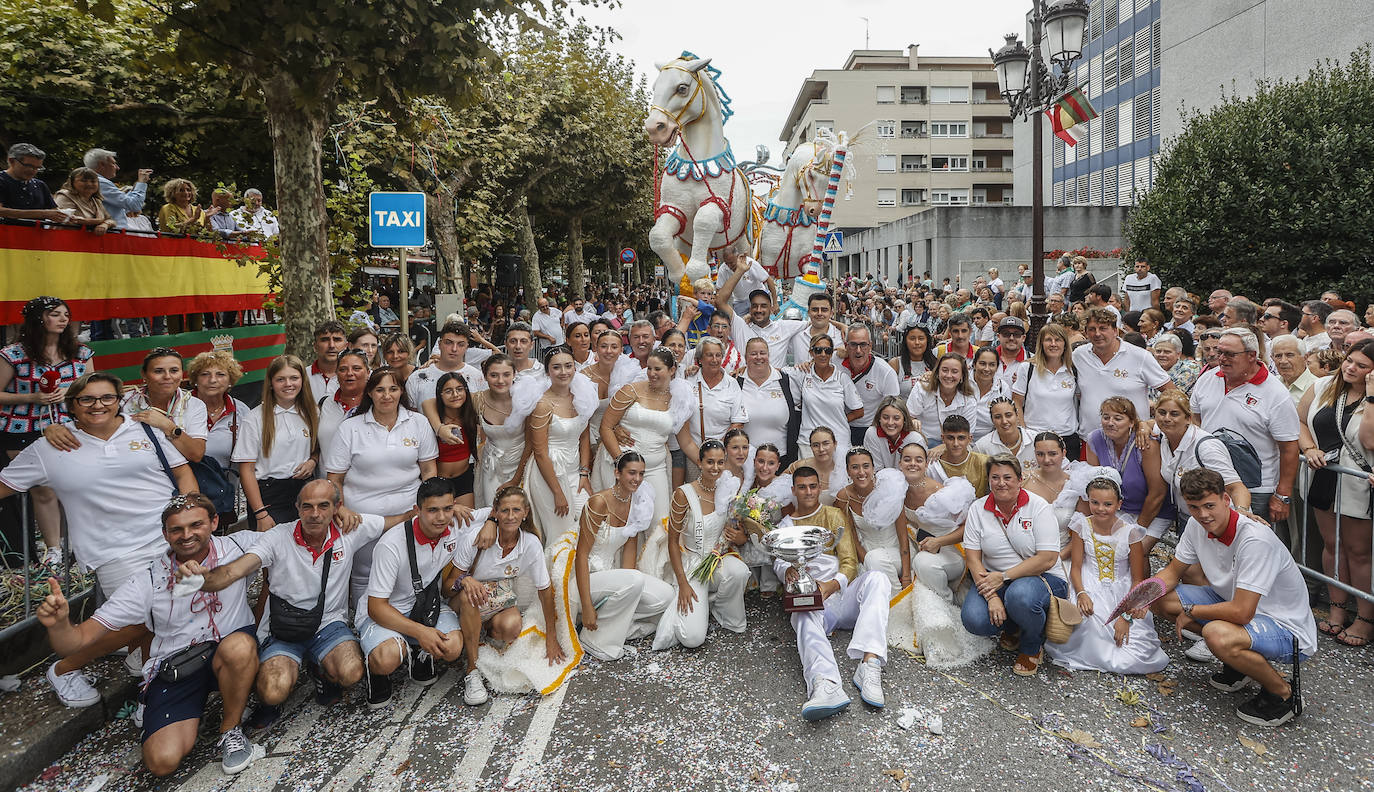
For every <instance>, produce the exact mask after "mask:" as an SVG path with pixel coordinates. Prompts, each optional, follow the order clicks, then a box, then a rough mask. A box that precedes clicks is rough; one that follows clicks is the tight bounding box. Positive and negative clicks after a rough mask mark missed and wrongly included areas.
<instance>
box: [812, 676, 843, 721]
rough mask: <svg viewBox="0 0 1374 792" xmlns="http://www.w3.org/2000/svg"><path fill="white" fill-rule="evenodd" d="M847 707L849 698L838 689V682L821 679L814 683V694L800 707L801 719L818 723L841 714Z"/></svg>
mask: <svg viewBox="0 0 1374 792" xmlns="http://www.w3.org/2000/svg"><path fill="white" fill-rule="evenodd" d="M848 706H849V696H846V695H845V693H844V690H842V689H841V688H840V685H839V683H838V682H835V681H834V680H831V679H822V680H819V681H818V682H816V692H815V694H814V695H812V696H811V698H809V699H807V700H806V703H805V704H803V705H802V717H803V718H805V719H807V720H809V721H818V720H822V719H824V718H828V717H830V716H831V715H835V714H838V713H840V712H843V711H844V709H845V707H848Z"/></svg>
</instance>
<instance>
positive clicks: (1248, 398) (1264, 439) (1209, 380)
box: [1192, 366, 1299, 492]
mask: <svg viewBox="0 0 1374 792" xmlns="http://www.w3.org/2000/svg"><path fill="white" fill-rule="evenodd" d="M1192 400H1193V412H1195V413H1197V415H1198V418H1199V419H1200V421H1201V422H1202V428H1203V429H1205V430H1206V431H1208V432H1211V431H1215V430H1217V429H1230V430H1232V431H1234V432H1236V433H1237V434H1239V435H1240V436H1241V437H1244V438H1245V439H1246V440H1249V441H1250V445H1252V446H1254V447H1255V452H1256V453H1258V454H1259V458H1260V469H1261V475H1260V479H1261V480H1260V485H1259V487H1257V488H1256V490H1255V491H1256V492H1273V491H1274V486H1275V484H1276V483H1277V482H1278V480H1279V443H1281V442H1284V441H1287V440H1297V439H1298V424H1299V422H1298V408H1297V407H1296V406H1295V405H1294V404H1293V397H1292V396H1290V395H1289V393H1288V388H1286V387H1284V384H1283V380H1281V379H1279V378H1278V377H1277V376H1274V375H1273V374H1270V373H1269V369H1267V368H1265V367H1264V366H1260V367H1259V369H1258V370H1257V371H1256V372H1255V376H1254V377H1251V378H1250V379H1249V380H1247V381H1246V382H1244V383H1242V384H1241V385H1239V386H1237V387H1235V388H1231V389H1230V390H1227V388H1226V378H1225V377H1223V376H1222V374H1221V369H1217V370H1216V371H1215V372H1211V371H1209V372H1207V373H1204V374H1203V375H1202V376H1200V377H1198V378H1197V382H1196V383H1194V385H1193V394H1192ZM1211 445H1216V444H1215V443H1212V444H1211Z"/></svg>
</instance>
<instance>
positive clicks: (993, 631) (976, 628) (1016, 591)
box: [961, 574, 1069, 655]
mask: <svg viewBox="0 0 1374 792" xmlns="http://www.w3.org/2000/svg"><path fill="white" fill-rule="evenodd" d="M1041 578H1044V579H1045V580H1046V581H1049V584H1050V588H1051V589H1054V593H1055V595H1056V596H1059V597H1065V596H1068V593H1069V584H1068V583H1066V582H1065V581H1064V579H1063V578H1060V577H1058V576H1056V575H1051V574H1044V575H1041V576H1040V577H1024V578H1017V579H1016V580H1013V581H1012V582H1010V583H1008V584H1006V585H1005V586H1003V587H1002V588H1000V589H998V591H997V596H999V597H1001V598H1002V604H1003V606H1004V607H1005V608H1006V611H1007V620H1006V621H1005V622H1003V624H1002V626H1001V627H998V626H996V625H994V624H993V623H992V619H990V618H989V617H988V601H987V600H985V599H983V595H982V594H980V593H978V589H976V588H973V589H969V592H968V596H966V597H964V609H963V612H962V614H961V617H962V619H963V622H964V629H965V630H968V631H969V632H971V633H973V634H974V635H985V636H989V637H991V636H994V635H997V634H998V633H1001V632H1002V631H1003V630H1004V629H1006V628H1009V627H1011V626H1012V625H1013V624H1014V625H1015V626H1017V627H1019V628H1021V654H1025V655H1033V654H1035V653H1037V652H1039V651H1040V648H1041V647H1042V646H1043V645H1044V643H1045V609H1046V608H1048V607H1049V605H1050V591H1049V589H1047V588H1045V584H1044V583H1042V582H1041Z"/></svg>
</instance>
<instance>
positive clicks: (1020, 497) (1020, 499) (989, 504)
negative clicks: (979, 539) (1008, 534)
mask: <svg viewBox="0 0 1374 792" xmlns="http://www.w3.org/2000/svg"><path fill="white" fill-rule="evenodd" d="M1027 503H1030V493H1029V492H1026V491H1025V490H1021V491H1019V492H1017V493H1016V508H1015V509H1014V510H1013V511H1012V513H1011V514H1003V513H1002V510H1001V509H999V508H997V502H996V501H994V500H993V499H992V496H991V495H989V496H988V499H987V501H986V502H985V503H983V508H984V509H986V510H988V511H990V512H992V515H993V516H994V517H996V518H997V521H998V522H1000V523H1002V527H1003V528H1006V527H1007V525H1009V524H1010V523H1011V518H1012V517H1015V516H1016V512H1019V511H1021V510H1022V509H1023V508H1025V506H1026V504H1027Z"/></svg>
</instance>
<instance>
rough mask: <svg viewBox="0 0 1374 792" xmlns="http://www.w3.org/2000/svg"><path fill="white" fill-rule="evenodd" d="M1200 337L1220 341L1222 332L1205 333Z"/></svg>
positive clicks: (1204, 339) (1205, 339)
mask: <svg viewBox="0 0 1374 792" xmlns="http://www.w3.org/2000/svg"><path fill="white" fill-rule="evenodd" d="M1198 338H1200V339H1201V340H1203V341H1218V340H1220V339H1221V333H1203V334H1202V335H1200V336H1198Z"/></svg>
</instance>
